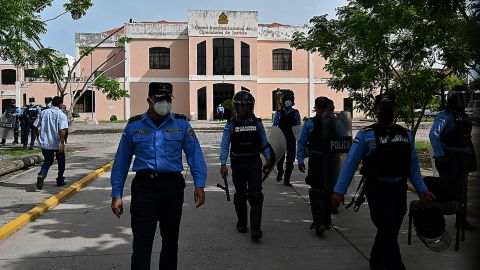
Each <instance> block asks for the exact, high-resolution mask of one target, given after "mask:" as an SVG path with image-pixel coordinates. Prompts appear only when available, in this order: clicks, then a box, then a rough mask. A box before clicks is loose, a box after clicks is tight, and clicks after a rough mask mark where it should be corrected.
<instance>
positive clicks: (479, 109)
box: [465, 100, 480, 121]
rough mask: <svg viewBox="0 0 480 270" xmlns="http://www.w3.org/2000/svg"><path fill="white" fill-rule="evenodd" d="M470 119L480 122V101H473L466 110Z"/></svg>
mask: <svg viewBox="0 0 480 270" xmlns="http://www.w3.org/2000/svg"><path fill="white" fill-rule="evenodd" d="M465 112H466V113H467V115H468V117H470V119H472V120H474V121H478V120H480V100H472V101H470V102H469V103H468V105H467V108H466V109H465Z"/></svg>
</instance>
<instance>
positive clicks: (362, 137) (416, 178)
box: [334, 129, 428, 194]
mask: <svg viewBox="0 0 480 270" xmlns="http://www.w3.org/2000/svg"><path fill="white" fill-rule="evenodd" d="M407 134H408V138H409V140H410V147H411V154H410V158H411V162H410V181H411V182H412V184H413V186H414V187H415V189H416V190H417V193H418V194H421V193H423V192H426V191H428V190H427V187H426V186H425V183H424V182H423V178H422V175H421V174H420V165H419V164H418V157H417V152H416V150H415V143H414V141H413V135H412V133H411V132H410V131H408V132H407ZM375 148H376V141H375V133H374V131H373V130H368V131H364V130H363V129H362V130H360V131H359V132H358V133H357V135H356V136H355V139H354V140H353V144H352V148H350V151H349V152H348V155H347V158H346V160H345V163H344V164H343V167H342V170H341V171H340V175H339V176H338V179H337V184H336V185H335V188H334V192H335V193H339V194H345V193H347V189H348V186H349V185H350V182H351V181H352V178H353V176H354V175H355V171H356V170H357V167H358V165H359V164H360V161H361V160H362V159H363V158H364V157H365V156H368V155H370V153H372V152H373V150H375ZM400 180H403V179H401V178H399V177H381V178H379V179H377V181H383V182H396V181H400Z"/></svg>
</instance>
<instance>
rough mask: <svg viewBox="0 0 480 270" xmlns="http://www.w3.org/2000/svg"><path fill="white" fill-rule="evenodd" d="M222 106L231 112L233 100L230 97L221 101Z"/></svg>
mask: <svg viewBox="0 0 480 270" xmlns="http://www.w3.org/2000/svg"><path fill="white" fill-rule="evenodd" d="M222 105H223V107H224V108H225V110H229V111H232V112H233V100H232V99H227V100H225V101H223V102H222Z"/></svg>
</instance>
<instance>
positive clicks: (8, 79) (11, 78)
mask: <svg viewBox="0 0 480 270" xmlns="http://www.w3.org/2000/svg"><path fill="white" fill-rule="evenodd" d="M16 80H17V72H16V71H15V70H14V69H4V70H2V84H15V81H16Z"/></svg>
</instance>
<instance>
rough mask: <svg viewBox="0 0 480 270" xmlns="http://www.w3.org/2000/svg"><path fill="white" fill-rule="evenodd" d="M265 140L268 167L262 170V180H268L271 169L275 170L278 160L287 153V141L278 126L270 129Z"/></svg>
mask: <svg viewBox="0 0 480 270" xmlns="http://www.w3.org/2000/svg"><path fill="white" fill-rule="evenodd" d="M267 139H268V143H269V148H270V166H268V167H267V168H265V169H264V170H263V178H262V179H263V180H265V179H267V178H268V176H269V175H270V173H271V172H272V170H273V168H275V165H277V163H278V161H279V160H280V158H281V157H282V156H283V155H284V154H285V152H286V151H287V140H286V139H285V135H283V132H282V130H281V129H280V128H279V127H278V126H273V127H271V128H270V130H269V131H268V134H267ZM262 158H263V156H262Z"/></svg>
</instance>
